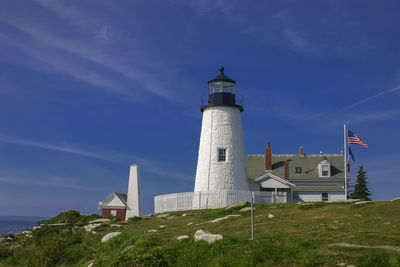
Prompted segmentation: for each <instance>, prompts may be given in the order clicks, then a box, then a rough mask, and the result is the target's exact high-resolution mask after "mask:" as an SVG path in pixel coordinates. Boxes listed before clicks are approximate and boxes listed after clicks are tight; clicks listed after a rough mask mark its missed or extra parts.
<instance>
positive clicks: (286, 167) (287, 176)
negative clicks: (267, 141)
mask: <svg viewBox="0 0 400 267" xmlns="http://www.w3.org/2000/svg"><path fill="white" fill-rule="evenodd" d="M285 180H289V160H285Z"/></svg>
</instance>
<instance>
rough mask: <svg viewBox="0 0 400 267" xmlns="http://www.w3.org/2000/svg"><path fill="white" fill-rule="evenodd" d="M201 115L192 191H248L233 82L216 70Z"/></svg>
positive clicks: (241, 133)
mask: <svg viewBox="0 0 400 267" xmlns="http://www.w3.org/2000/svg"><path fill="white" fill-rule="evenodd" d="M200 110H201V112H202V113H203V119H202V126H201V135H200V144H199V154H198V160H197V170H196V180H195V186H194V192H195V193H196V192H205V191H207V192H221V193H222V192H227V191H231V190H246V191H248V190H249V184H248V182H247V173H246V156H245V150H244V140H243V130H242V119H241V112H243V106H242V105H239V104H238V103H237V102H236V82H235V81H234V80H232V79H231V78H229V77H228V76H226V75H225V74H224V68H223V67H221V68H220V69H219V75H218V76H217V77H215V78H214V79H212V80H210V81H209V82H208V103H207V104H206V105H203V106H202V107H201V108H200Z"/></svg>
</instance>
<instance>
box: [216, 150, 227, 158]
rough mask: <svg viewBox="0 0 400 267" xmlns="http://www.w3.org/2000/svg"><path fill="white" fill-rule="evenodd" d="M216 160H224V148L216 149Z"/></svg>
mask: <svg viewBox="0 0 400 267" xmlns="http://www.w3.org/2000/svg"><path fill="white" fill-rule="evenodd" d="M218 161H226V149H225V148H220V149H218Z"/></svg>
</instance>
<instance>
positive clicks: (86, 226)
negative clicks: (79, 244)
mask: <svg viewBox="0 0 400 267" xmlns="http://www.w3.org/2000/svg"><path fill="white" fill-rule="evenodd" d="M100 225H102V223H93V224H88V225H85V226H83V228H85V231H86V232H90V231H92V230H93V229H94V228H97V227H99V226H100Z"/></svg>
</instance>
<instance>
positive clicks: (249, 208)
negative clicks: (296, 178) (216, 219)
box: [239, 207, 256, 212]
mask: <svg viewBox="0 0 400 267" xmlns="http://www.w3.org/2000/svg"><path fill="white" fill-rule="evenodd" d="M255 209H256V208H253V210H255ZM239 211H240V212H246V211H251V207H244V208H242V209H240V210H239Z"/></svg>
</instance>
